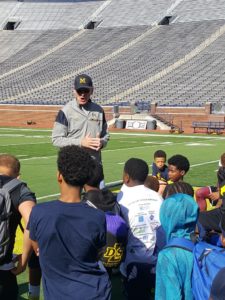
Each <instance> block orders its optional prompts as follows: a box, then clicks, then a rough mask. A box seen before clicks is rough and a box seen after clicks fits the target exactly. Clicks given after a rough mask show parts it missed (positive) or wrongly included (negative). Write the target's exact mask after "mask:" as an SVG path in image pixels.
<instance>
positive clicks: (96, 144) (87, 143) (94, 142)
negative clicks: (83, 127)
mask: <svg viewBox="0 0 225 300" xmlns="http://www.w3.org/2000/svg"><path fill="white" fill-rule="evenodd" d="M81 146H82V147H85V148H89V149H92V150H96V151H99V150H100V149H101V148H102V140H101V139H100V134H99V133H98V134H97V136H96V137H95V138H93V137H91V135H90V133H88V135H86V136H85V137H84V138H83V139H82V140H81Z"/></svg>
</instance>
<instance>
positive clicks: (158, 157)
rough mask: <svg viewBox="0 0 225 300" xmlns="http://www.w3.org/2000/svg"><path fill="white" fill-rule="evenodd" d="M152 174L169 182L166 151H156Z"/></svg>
mask: <svg viewBox="0 0 225 300" xmlns="http://www.w3.org/2000/svg"><path fill="white" fill-rule="evenodd" d="M152 176H155V177H156V178H157V179H158V180H160V181H163V182H167V180H168V179H169V177H168V167H167V165H166V152H164V151H163V150H157V151H156V152H155V153H154V162H153V163H152Z"/></svg>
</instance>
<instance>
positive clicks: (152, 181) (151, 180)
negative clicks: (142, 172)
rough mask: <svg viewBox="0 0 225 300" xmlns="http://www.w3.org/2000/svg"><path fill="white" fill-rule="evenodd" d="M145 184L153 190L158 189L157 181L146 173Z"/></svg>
mask: <svg viewBox="0 0 225 300" xmlns="http://www.w3.org/2000/svg"><path fill="white" fill-rule="evenodd" d="M145 186H146V187H147V188H149V189H151V190H153V191H156V192H158V191H159V181H158V179H157V178H156V177H154V176H151V175H148V176H147V178H146V179H145Z"/></svg>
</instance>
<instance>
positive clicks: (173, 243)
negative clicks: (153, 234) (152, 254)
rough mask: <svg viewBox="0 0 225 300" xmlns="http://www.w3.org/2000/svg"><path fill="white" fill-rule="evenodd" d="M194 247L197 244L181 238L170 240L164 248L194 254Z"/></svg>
mask: <svg viewBox="0 0 225 300" xmlns="http://www.w3.org/2000/svg"><path fill="white" fill-rule="evenodd" d="M194 246H195V244H194V243H193V242H192V241H191V240H188V239H185V238H182V237H180V238H172V239H170V240H169V242H168V243H167V245H166V246H165V247H164V249H165V248H170V247H175V248H181V249H183V250H187V251H189V252H192V251H193V250H194Z"/></svg>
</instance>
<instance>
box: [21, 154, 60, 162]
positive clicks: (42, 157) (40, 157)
mask: <svg viewBox="0 0 225 300" xmlns="http://www.w3.org/2000/svg"><path fill="white" fill-rule="evenodd" d="M53 157H54V158H55V157H56V155H50V156H39V157H38V156H36V157H35V156H34V157H29V158H22V159H20V161H24V160H34V159H48V158H53Z"/></svg>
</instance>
